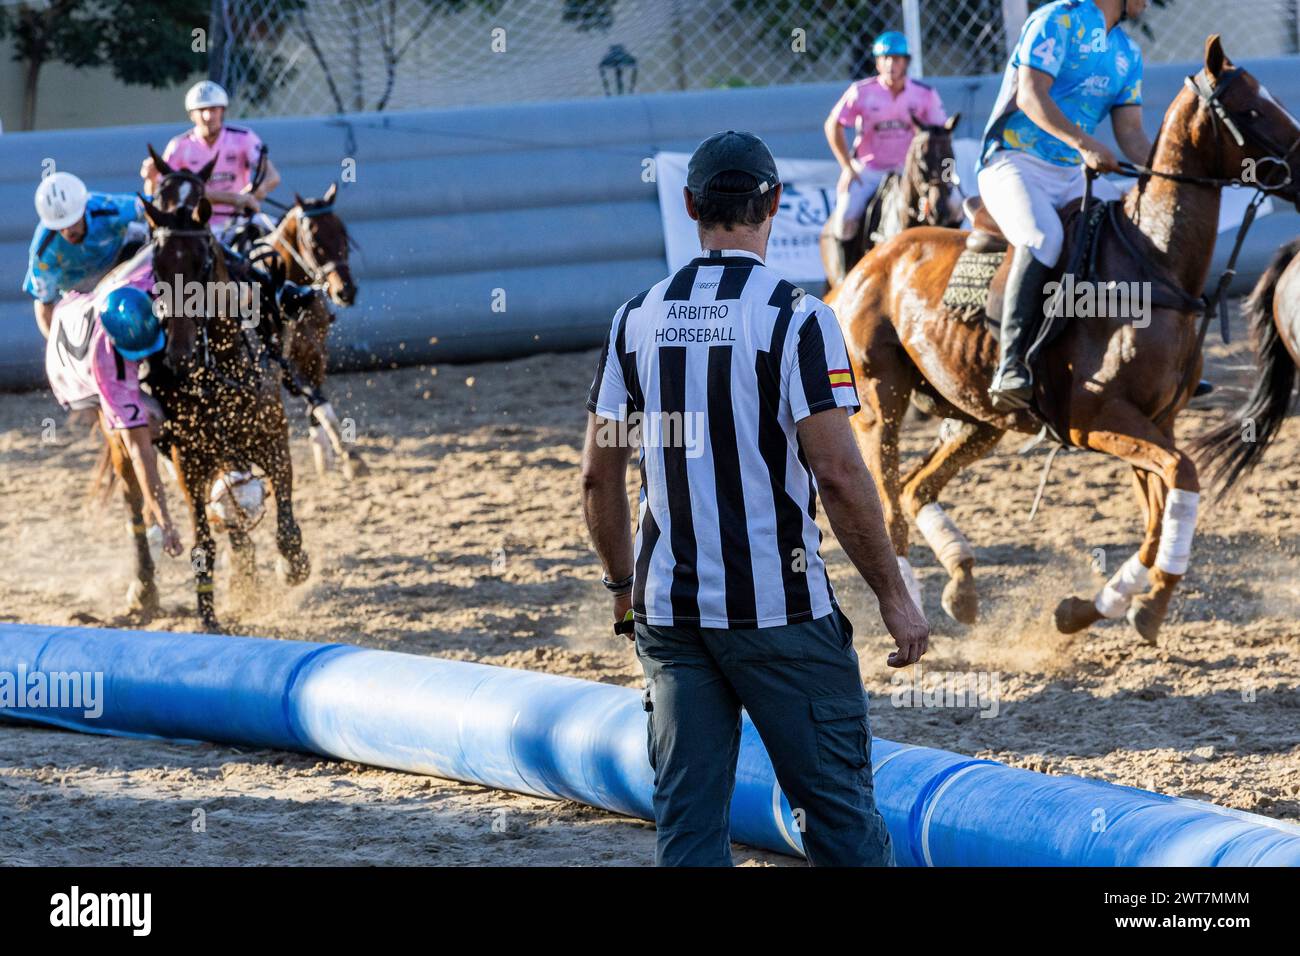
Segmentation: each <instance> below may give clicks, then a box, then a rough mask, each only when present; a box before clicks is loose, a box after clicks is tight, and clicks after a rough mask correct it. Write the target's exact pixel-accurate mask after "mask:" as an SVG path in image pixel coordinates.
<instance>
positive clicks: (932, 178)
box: [820, 113, 962, 289]
mask: <svg viewBox="0 0 1300 956" xmlns="http://www.w3.org/2000/svg"><path fill="white" fill-rule="evenodd" d="M960 121H961V114H960V113H954V114H953V115H952V116H950V117H948V120H947V122H944V123H941V124H937V125H935V124H929V123H922V122H921V121H920V120H918V119H917V118H916V117H915V116H914V117H912V126H913V127H914V128H915V130H916V133H915V135H914V136H913V137H912V142H911V143H910V144H909V145H908V147H907V157H906V158H905V159H904V160H903V171H902V173H898V174H895V173H891V174H890V175H888V176H886V177H885V179H884V180H882V181H881V183H880V189H879V191H878V193H877V194H876V196H875V197H874V198H873V199H872V200H871V201H870V202H869V203H868V204H867V210H866V212H864V213H863V217H862V223H861V225H860V226H859V227H858V232H857V234H856V235H855V236H854V237H853V238H852V239H850V240H848V248H847V249H846V251H845V255H844V258H843V262H841V259H840V256H839V254H838V252H837V251H836V248H835V243H837V242H839V240H838V239H836V238H835V231H834V222H833V221H832V220H831V219H827V221H826V224H825V225H824V226H823V227H822V231H821V237H820V249H821V255H822V267H823V268H824V269H825V270H826V284H827V288H828V289H830V288H834V287H835V286H837V285H839V284H840V283H842V282H843V281H844V276H845V273H846V271H847V270H850V269H852V268H853V266H854V265H855V264H856V263H857V262H858V260H859V259H861V257H862V256H863V255H864V254H865V253H866V251H867V250H869V249H871V248H872V246H873V244H878V243H880V242H883V241H884V240H886V239H889V238H891V237H892V236H896V235H898V233H900V232H902V231H903V230H904V229H911V228H912V227H913V226H958V225H960V224H961V221H962V211H961V203H960V202H959V200H958V198H957V194H956V192H955V191H954V190H953V188H952V187H953V183H954V182H955V175H954V174H955V171H956V162H957V161H956V158H955V157H954V155H953V151H952V131H953V130H954V129H956V128H957V124H958V123H959V122H960ZM873 206H875V207H877V208H878V209H879V210H880V214H879V216H878V217H873V215H872V207H873ZM873 218H877V219H878V222H877V225H876V226H875V228H874V230H873V229H872V226H871V222H872V219H873Z"/></svg>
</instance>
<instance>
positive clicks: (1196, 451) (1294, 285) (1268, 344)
mask: <svg viewBox="0 0 1300 956" xmlns="http://www.w3.org/2000/svg"><path fill="white" fill-rule="evenodd" d="M1242 313H1243V315H1245V317H1246V319H1247V321H1248V322H1249V324H1250V330H1251V339H1252V341H1253V343H1254V349H1255V366H1256V368H1257V369H1258V371H1259V374H1258V376H1257V377H1256V378H1255V386H1254V388H1253V389H1252V390H1251V393H1250V395H1249V396H1248V397H1247V399H1246V404H1245V405H1244V406H1243V407H1242V408H1241V410H1240V411H1239V412H1238V413H1237V415H1236V417H1235V418H1233V419H1230V420H1228V421H1226V422H1224V423H1223V424H1222V425H1220V426H1218V427H1217V428H1215V429H1213V430H1211V431H1210V432H1208V433H1206V434H1204V435H1201V436H1199V437H1198V438H1196V439H1195V440H1193V442H1192V446H1191V448H1192V454H1193V455H1194V456H1195V457H1196V463H1197V466H1198V467H1199V468H1201V469H1202V470H1204V471H1205V472H1206V473H1207V474H1208V475H1209V477H1210V482H1209V484H1210V485H1211V486H1212V487H1214V488H1215V489H1216V491H1217V492H1218V496H1219V497H1225V496H1226V495H1227V494H1228V493H1229V492H1230V491H1231V490H1232V488H1233V486H1234V485H1236V483H1237V482H1238V481H1239V480H1240V479H1242V478H1243V477H1245V476H1246V475H1247V474H1249V473H1250V472H1251V471H1252V470H1253V469H1254V467H1255V466H1256V465H1257V464H1258V463H1259V460H1260V459H1261V458H1262V457H1263V455H1264V452H1265V451H1266V450H1267V449H1268V446H1269V445H1270V444H1272V442H1273V439H1275V438H1276V437H1277V434H1278V431H1279V429H1281V427H1282V422H1283V421H1284V420H1285V419H1286V416H1287V414H1288V413H1289V412H1290V410H1291V404H1292V391H1293V389H1294V388H1295V385H1296V381H1297V375H1296V370H1297V368H1300V239H1293V240H1292V241H1291V242H1289V243H1287V244H1286V245H1285V246H1283V247H1282V248H1281V249H1279V250H1278V251H1277V252H1276V253H1275V254H1274V255H1273V259H1272V261H1271V262H1270V263H1269V264H1268V268H1267V269H1265V270H1264V273H1263V275H1261V276H1260V277H1259V281H1258V282H1256V283H1255V287H1254V289H1252V290H1251V293H1250V295H1249V296H1248V297H1247V298H1246V301H1245V302H1244V303H1243V305H1242Z"/></svg>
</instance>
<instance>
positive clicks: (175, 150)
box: [163, 126, 262, 228]
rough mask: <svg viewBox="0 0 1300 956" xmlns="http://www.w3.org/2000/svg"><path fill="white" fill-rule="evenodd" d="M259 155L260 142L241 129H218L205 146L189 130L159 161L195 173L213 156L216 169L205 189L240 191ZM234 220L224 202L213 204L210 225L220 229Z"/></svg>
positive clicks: (247, 130)
mask: <svg viewBox="0 0 1300 956" xmlns="http://www.w3.org/2000/svg"><path fill="white" fill-rule="evenodd" d="M261 153H262V141H261V140H260V139H259V138H258V136H257V134H256V133H254V132H253V131H252V130H251V129H248V128H247V127H245V126H222V127H221V132H220V133H218V134H217V141H216V142H215V143H213V144H212V145H211V146H209V145H208V144H207V143H205V142H204V141H203V139H202V138H201V137H200V136H199V135H198V134H197V133H195V132H194V130H193V129H191V130H188V131H186V132H184V133H182V134H181V135H180V136H177V137H175V138H174V139H173V140H172V141H171V142H170V143H168V144H167V149H166V150H165V151H164V152H163V159H164V160H165V161H166V162H167V164H168V165H169V166H176V167H179V168H181V169H188V170H190V171H191V172H198V171H199V170H200V169H202V168H203V167H204V166H206V165H207V164H208V163H209V162H211V161H212V157H213V156H216V157H217V165H216V168H215V169H213V170H212V178H211V179H209V180H208V188H209V189H216V190H219V191H221V192H228V193H237V192H240V191H241V190H242V189H243V188H244V187H245V186H247V185H248V184H249V183H250V182H252V180H253V176H254V174H255V173H256V172H257V164H258V161H259V159H260V157H261ZM233 217H234V210H233V209H232V208H231V207H230V206H228V205H226V204H225V203H213V206H212V225H213V227H215V228H220V227H222V226H224V225H226V224H227V223H228V222H230V220H231V219H232V218H233Z"/></svg>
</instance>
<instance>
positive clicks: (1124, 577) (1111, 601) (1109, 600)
mask: <svg viewBox="0 0 1300 956" xmlns="http://www.w3.org/2000/svg"><path fill="white" fill-rule="evenodd" d="M1150 586H1151V573H1150V572H1149V571H1148V570H1147V568H1146V566H1145V565H1144V564H1143V563H1142V562H1141V561H1139V560H1138V556H1137V555H1136V554H1135V555H1133V557H1131V558H1129V559H1128V560H1127V561H1125V562H1124V563H1123V564H1122V565H1120V569H1119V570H1118V571H1116V572H1115V574H1114V575H1113V576H1112V577H1111V579H1110V580H1109V581H1107V582H1106V586H1105V587H1104V588H1102V589H1101V591H1100V592H1099V593H1098V594H1097V599H1096V600H1095V601H1093V602H1092V603H1093V606H1094V607H1096V608H1097V610H1098V612H1099V613H1100V614H1101V616H1102V617H1111V618H1115V617H1123V616H1124V614H1125V613H1126V612H1127V611H1128V606H1129V604H1130V603H1132V601H1133V597H1134V595H1137V594H1141V593H1142V592H1144V591H1145V590H1146V589H1147V588H1149V587H1150Z"/></svg>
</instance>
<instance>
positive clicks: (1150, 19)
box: [212, 0, 1300, 115]
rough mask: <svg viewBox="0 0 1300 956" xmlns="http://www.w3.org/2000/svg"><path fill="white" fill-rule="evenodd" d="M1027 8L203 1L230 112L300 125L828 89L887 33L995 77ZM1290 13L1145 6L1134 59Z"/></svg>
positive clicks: (1286, 48) (1282, 1) (1287, 21)
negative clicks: (522, 104)
mask: <svg viewBox="0 0 1300 956" xmlns="http://www.w3.org/2000/svg"><path fill="white" fill-rule="evenodd" d="M1041 3H1042V0H873V2H856V0H213V21H214V25H215V26H218V27H219V35H220V36H221V38H222V40H221V42H220V43H219V44H218V52H217V53H216V55H214V64H213V70H212V72H213V75H214V76H215V77H216V78H218V79H220V80H222V81H223V82H224V83H225V84H226V86H227V87H228V88H230V89H231V91H232V93H233V95H234V97H235V101H236V107H237V109H238V111H239V112H240V113H241V114H243V115H310V114H330V113H340V112H360V111H366V110H385V109H388V110H392V109H419V108H433V107H449V106H469V105H480V104H488V103H509V102H515V101H522V100H547V99H571V98H576V97H586V96H605V95H616V94H618V93H627V92H657V91H664V90H693V89H707V88H717V87H727V86H766V85H770V84H780V83H811V82H830V81H843V82H845V83H847V82H848V81H850V80H852V79H856V78H859V77H861V76H864V75H867V74H869V73H870V72H871V71H872V70H873V66H872V60H871V55H870V46H871V41H872V39H873V38H874V37H875V36H876V35H878V34H879V33H881V32H882V31H884V30H901V31H903V32H904V33H906V34H907V35H908V37H909V39H910V41H911V44H912V47H913V51H914V62H913V73H914V74H915V75H926V76H933V75H964V74H975V73H996V72H1000V71H1001V69H1002V68H1003V66H1004V64H1005V63H1006V57H1007V52H1008V43H1009V39H1010V40H1014V38H1015V36H1016V35H1018V32H1019V28H1020V25H1021V24H1022V23H1023V22H1024V18H1025V16H1026V15H1027V14H1028V13H1029V12H1030V11H1032V10H1033V9H1035V8H1037V7H1038V6H1040V5H1041ZM1298 4H1300V0H1233V2H1232V4H1231V5H1228V4H1221V3H1217V2H1213V0H1153V5H1152V6H1151V8H1150V9H1149V10H1148V11H1147V13H1146V15H1145V16H1144V17H1143V19H1142V22H1141V24H1140V25H1129V26H1128V27H1127V29H1129V30H1130V32H1132V33H1133V34H1134V36H1135V38H1136V39H1137V40H1138V42H1139V43H1140V44H1141V45H1142V46H1143V48H1144V50H1145V51H1146V54H1147V60H1148V62H1165V61H1170V60H1188V59H1195V58H1197V57H1199V56H1200V54H1201V50H1202V48H1203V46H1204V42H1205V38H1206V36H1207V35H1209V34H1210V33H1215V32H1219V33H1222V34H1223V35H1224V41H1225V44H1226V46H1227V49H1228V51H1229V54H1230V55H1231V56H1235V57H1237V58H1238V59H1242V60H1247V59H1249V58H1250V57H1259V56H1276V55H1279V54H1284V53H1294V52H1295V51H1296V50H1297V29H1298V27H1297V22H1298V21H1297V6H1298Z"/></svg>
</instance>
